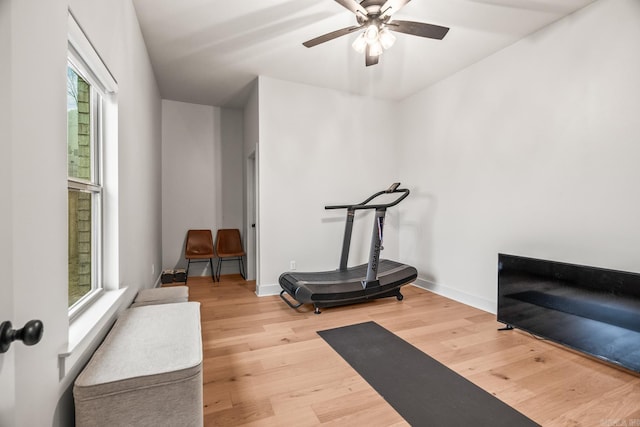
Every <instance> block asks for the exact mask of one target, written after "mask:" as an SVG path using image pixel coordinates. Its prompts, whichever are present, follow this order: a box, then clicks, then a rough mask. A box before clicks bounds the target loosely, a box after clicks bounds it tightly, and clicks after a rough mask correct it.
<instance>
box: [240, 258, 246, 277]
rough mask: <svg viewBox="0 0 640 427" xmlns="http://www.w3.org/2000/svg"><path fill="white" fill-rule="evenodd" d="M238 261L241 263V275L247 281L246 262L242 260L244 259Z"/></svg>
mask: <svg viewBox="0 0 640 427" xmlns="http://www.w3.org/2000/svg"><path fill="white" fill-rule="evenodd" d="M238 261H240V275H241V276H242V278H243V279H244V280H247V277H246V276H245V272H244V260H243V259H242V257H239V258H238Z"/></svg>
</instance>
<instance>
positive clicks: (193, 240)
mask: <svg viewBox="0 0 640 427" xmlns="http://www.w3.org/2000/svg"><path fill="white" fill-rule="evenodd" d="M184 257H185V258H186V259H190V258H213V257H214V253H213V237H212V236H211V230H189V231H188V232H187V244H186V245H185V249H184Z"/></svg>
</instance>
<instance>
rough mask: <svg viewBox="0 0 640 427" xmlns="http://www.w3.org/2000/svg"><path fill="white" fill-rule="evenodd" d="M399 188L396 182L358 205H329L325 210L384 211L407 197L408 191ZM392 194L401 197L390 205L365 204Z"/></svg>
mask: <svg viewBox="0 0 640 427" xmlns="http://www.w3.org/2000/svg"><path fill="white" fill-rule="evenodd" d="M399 186H400V183H399V182H396V183H394V184H392V185H391V187H389V188H388V189H386V190H383V191H378V192H377V193H376V194H374V195H373V196H371V197H369V198H368V199H367V200H365V201H364V202H362V203H358V204H355V205H331V206H325V207H324V208H325V209H348V210H350V211H355V210H361V209H386V208H390V207H392V206H395V205H397V204H398V203H400V202H401V201H403V200H404V199H405V198H406V197H407V196H408V195H409V190H408V189H406V188H398V187H399ZM392 193H401V195H400V196H399V197H398V198H397V199H395V200H394V201H392V202H390V203H381V204H376V205H368V204H367V203H369V202H370V201H372V200H373V199H375V198H376V197H378V196H381V195H383V194H392Z"/></svg>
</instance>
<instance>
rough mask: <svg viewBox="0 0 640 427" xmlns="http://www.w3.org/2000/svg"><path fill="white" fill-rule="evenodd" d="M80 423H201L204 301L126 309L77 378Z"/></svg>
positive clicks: (77, 403)
mask: <svg viewBox="0 0 640 427" xmlns="http://www.w3.org/2000/svg"><path fill="white" fill-rule="evenodd" d="M73 395H74V401H75V413H76V426H78V427H83V426H92V427H93V426H109V427H111V426H202V425H203V410H202V338H201V332H200V303H197V302H181V303H174V304H159V305H147V306H142V307H135V308H130V309H128V310H126V311H125V312H124V313H123V314H122V315H121V316H120V317H119V318H118V320H117V321H116V323H115V325H114V326H113V328H112V329H111V331H110V332H109V334H108V335H107V337H106V338H105V340H104V342H103V343H102V344H101V345H100V347H98V349H97V350H96V352H95V353H94V355H93V357H92V358H91V360H90V361H89V363H88V364H87V366H86V367H85V368H84V369H83V371H82V372H81V373H80V375H79V376H78V378H76V381H75V384H74V387H73Z"/></svg>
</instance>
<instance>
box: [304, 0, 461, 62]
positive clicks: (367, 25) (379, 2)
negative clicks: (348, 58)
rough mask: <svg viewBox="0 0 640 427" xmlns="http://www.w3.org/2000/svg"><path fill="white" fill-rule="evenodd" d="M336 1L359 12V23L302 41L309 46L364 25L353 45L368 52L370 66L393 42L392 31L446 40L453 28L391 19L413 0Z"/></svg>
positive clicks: (343, 34) (352, 10)
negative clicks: (445, 37)
mask: <svg viewBox="0 0 640 427" xmlns="http://www.w3.org/2000/svg"><path fill="white" fill-rule="evenodd" d="M335 1H336V2H337V3H340V4H341V5H342V6H344V7H345V8H347V9H349V10H350V11H351V12H353V13H354V14H355V15H356V20H357V21H358V25H354V26H352V27H347V28H342V29H340V30H336V31H332V32H330V33H327V34H324V35H322V36H319V37H316V38H314V39H311V40H308V41H306V42H304V43H302V44H303V45H304V46H306V47H313V46H317V45H319V44H321V43H324V42H328V41H329V40H333V39H335V38H338V37H341V36H345V35H347V34H351V33H353V32H355V31H358V30H360V29H364V31H363V32H362V34H360V35H359V36H358V38H357V39H356V40H355V41H354V42H353V48H354V49H355V50H356V51H358V52H360V53H362V52H366V53H365V64H366V66H367V67H368V66H370V65H375V64H377V63H378V60H379V58H380V55H382V52H383V51H384V50H385V49H388V48H390V47H391V46H392V45H393V43H394V42H395V40H396V37H395V36H394V35H393V34H392V33H391V31H395V32H398V33H405V34H411V35H414V36H420V37H427V38H430V39H437V40H442V39H443V38H444V36H445V35H447V32H448V31H449V28H447V27H441V26H439V25H433V24H425V23H423V22H413V21H401V20H399V19H395V20H391V15H392V14H394V13H395V12H397V11H398V10H400V9H401V8H402V7H403V6H404V5H406V4H407V3H409V2H410V1H411V0H362V1H361V2H359V3H358V2H357V1H356V0H335Z"/></svg>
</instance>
